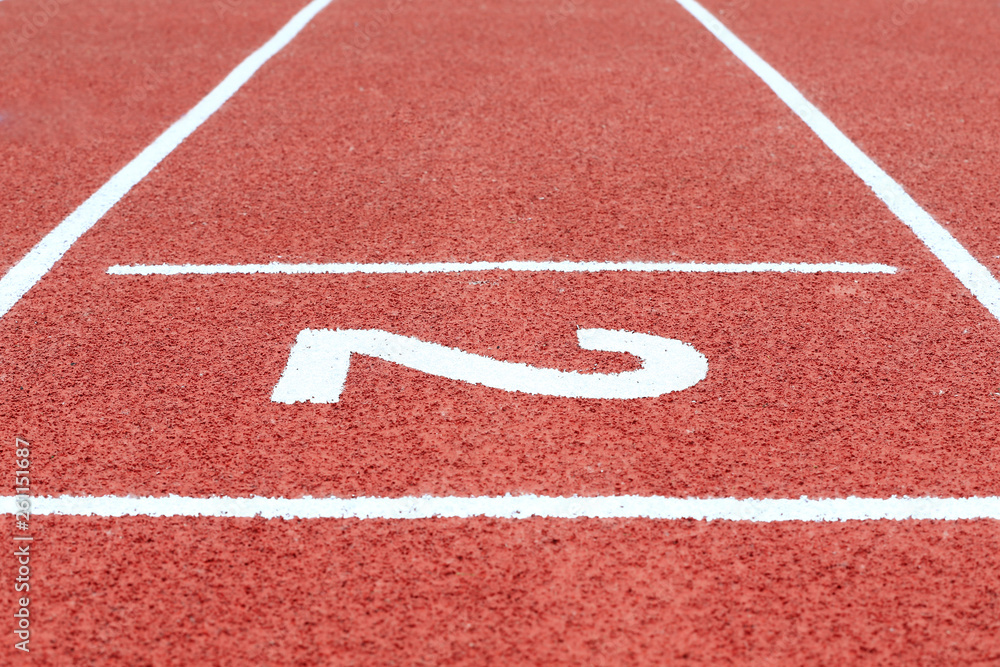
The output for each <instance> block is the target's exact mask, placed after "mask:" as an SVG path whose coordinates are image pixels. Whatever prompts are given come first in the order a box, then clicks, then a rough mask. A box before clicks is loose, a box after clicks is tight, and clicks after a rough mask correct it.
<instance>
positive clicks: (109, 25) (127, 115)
mask: <svg viewBox="0 0 1000 667" xmlns="http://www.w3.org/2000/svg"><path fill="white" fill-rule="evenodd" d="M298 5H299V3H298V2H292V1H290V0H279V1H278V2H261V1H260V0H228V1H226V0H220V1H219V2H214V3H213V2H200V1H197V2H193V1H191V0H178V1H176V2H171V3H170V5H169V6H165V5H159V4H148V3H135V2H123V1H121V0H72V2H70V1H68V0H48V1H46V2H29V1H27V0H5V1H4V2H3V3H2V4H0V61H2V62H3V67H2V68H0V142H2V144H3V150H2V151H0V273H6V271H7V269H9V268H10V266H11V265H12V264H13V263H14V262H16V261H17V260H19V259H21V257H22V256H23V255H24V253H25V252H27V251H28V250H29V249H30V248H31V247H32V246H33V245H35V244H36V243H37V242H38V241H39V240H40V239H41V238H42V236H44V235H45V233H46V232H48V231H49V230H50V229H52V228H53V227H55V225H56V224H58V223H59V222H60V221H61V220H62V219H63V218H65V217H66V216H67V215H69V213H71V212H72V211H73V209H75V208H76V207H77V206H79V205H80V204H81V203H83V201H84V200H85V199H86V198H87V197H89V196H90V195H91V194H93V192H94V191H95V190H97V188H99V187H100V186H101V185H103V184H104V182H105V181H107V180H108V179H109V178H110V177H111V176H112V175H113V174H114V173H115V172H116V171H117V170H118V169H120V168H121V167H122V166H124V165H125V164H126V163H127V162H128V161H129V160H131V159H132V158H134V157H135V156H136V155H137V154H138V153H139V151H141V150H142V149H143V148H145V147H146V146H147V145H148V144H149V143H150V142H151V141H153V139H155V138H156V136H157V135H158V134H160V133H161V132H162V131H163V130H165V129H166V128H167V126H169V125H170V123H172V122H173V121H174V120H176V119H177V118H178V117H179V116H181V115H182V114H184V113H185V112H186V111H187V110H188V109H190V108H191V107H192V106H194V104H195V103H197V101H198V100H199V99H200V98H201V97H202V96H204V95H205V94H206V93H207V92H208V91H209V90H211V89H212V87H213V86H215V85H216V84H217V83H218V82H219V81H220V80H221V79H222V78H223V77H224V76H225V75H226V74H228V73H229V71H230V70H232V68H233V67H235V66H236V65H237V64H238V63H239V62H240V61H241V60H242V59H243V58H245V57H246V56H247V55H248V54H249V53H250V52H251V51H253V50H254V49H256V48H257V47H258V46H260V44H261V43H262V42H263V41H265V40H266V39H267V38H268V37H270V36H271V35H272V34H273V33H274V32H275V31H276V30H277V29H278V28H279V27H280V26H281V25H282V24H283V23H284V22H285V21H287V20H288V18H289V17H290V16H291V14H292V13H293V11H294V10H295V9H297V8H298Z"/></svg>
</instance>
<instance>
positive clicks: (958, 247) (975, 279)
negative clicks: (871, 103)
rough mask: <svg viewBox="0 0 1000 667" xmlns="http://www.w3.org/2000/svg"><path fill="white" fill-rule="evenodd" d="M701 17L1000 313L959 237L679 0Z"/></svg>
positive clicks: (782, 81) (987, 280) (731, 38)
mask: <svg viewBox="0 0 1000 667" xmlns="http://www.w3.org/2000/svg"><path fill="white" fill-rule="evenodd" d="M677 2H678V3H679V4H680V5H681V6H682V7H684V9H686V10H687V11H688V12H690V14H691V15H692V16H694V18H695V19H697V20H698V21H699V22H700V23H701V24H702V25H703V26H705V27H706V28H708V30H709V31H710V32H711V33H712V34H713V35H715V36H716V37H717V38H718V39H719V40H720V41H721V42H722V43H723V44H725V45H726V47H727V48H728V49H729V50H730V51H732V52H733V54H734V55H735V56H736V57H737V58H739V59H740V60H741V61H743V63H744V64H745V65H746V66H747V67H749V68H750V69H751V70H753V72H754V73H755V74H756V75H757V76H759V77H760V78H761V79H762V80H763V81H764V83H766V84H767V85H768V86H769V87H770V88H771V90H773V91H774V92H775V93H776V94H777V95H778V97H779V98H781V100H782V101H783V102H784V103H785V104H787V105H788V107H789V108H790V109H791V110H792V111H793V112H795V114H796V115H798V117H799V118H801V119H802V120H803V121H805V123H806V125H808V126H809V127H810V128H811V129H812V131H813V132H815V133H816V136H818V137H819V138H820V139H821V140H822V141H823V143H825V144H826V145H827V146H829V147H830V149H831V150H832V151H833V152H834V153H836V154H837V156H838V157H839V158H840V159H841V160H843V161H844V163H845V164H847V166H848V167H850V168H851V169H852V170H853V171H854V173H855V174H857V175H858V177H860V178H861V180H863V181H864V182H865V183H866V184H867V185H868V187H870V188H871V189H872V190H873V191H874V192H875V195H876V196H877V197H878V198H879V199H881V200H882V201H883V202H885V204H886V206H888V207H889V210H891V211H892V212H893V213H895V214H896V216H897V217H898V218H899V219H900V220H902V221H903V223H905V224H906V226H908V227H909V228H910V229H911V230H913V233H914V234H916V235H917V237H918V238H919V239H920V240H921V241H923V242H924V245H926V246H927V248H928V249H930V251H931V252H932V253H934V255H935V256H937V258H938V259H940V260H941V261H942V262H944V265H945V266H946V267H948V270H950V271H951V272H952V273H953V274H954V275H955V277H956V278H958V279H959V280H960V281H961V282H962V284H963V285H965V286H966V287H967V288H968V289H969V291H971V292H972V293H973V294H974V295H975V297H976V298H977V299H979V302H980V303H982V304H983V305H984V306H986V308H987V310H989V311H990V313H992V314H993V316H994V317H996V318H997V319H1000V282H997V279H996V278H995V277H994V276H993V274H991V273H990V272H989V270H988V269H987V268H986V267H985V266H983V265H982V264H980V263H979V261H978V260H976V258H975V257H973V256H972V255H971V254H970V253H969V251H967V250H966V249H965V248H964V247H962V244H960V243H959V242H958V241H957V240H955V237H953V236H952V235H951V234H949V233H948V231H947V230H945V228H944V227H942V226H941V225H940V224H938V223H937V222H936V221H935V220H934V218H932V217H931V216H930V214H929V213H927V211H925V210H924V209H922V208H921V207H920V205H919V204H917V202H915V201H914V200H913V198H912V197H910V195H908V194H906V191H905V190H904V189H903V187H902V186H901V185H900V184H899V183H897V182H896V181H894V180H893V179H892V177H891V176H889V175H888V174H887V173H886V172H885V171H883V170H882V168H881V167H879V166H878V165H877V164H875V162H874V161H873V160H872V159H871V158H869V157H868V156H867V155H865V154H864V152H862V150H861V149H860V148H858V147H857V146H856V145H854V142H852V141H851V140H850V139H848V138H847V137H846V136H845V135H844V133H843V132H841V131H840V130H839V129H837V126H836V125H834V124H833V122H831V121H830V119H829V118H827V117H826V116H825V115H824V114H823V112H821V111H820V110H819V109H818V108H816V106H814V105H813V104H812V103H811V102H809V100H807V99H806V98H805V97H804V96H803V95H802V93H800V92H799V91H798V90H797V89H796V88H795V86H793V85H792V84H791V83H790V82H789V81H788V80H787V79H786V78H785V77H783V76H781V74H779V73H778V72H777V70H775V69H774V68H773V67H771V66H770V65H769V64H767V62H765V61H764V60H763V59H762V58H761V57H760V56H758V55H757V54H756V53H754V51H753V50H752V49H751V48H750V47H749V46H747V45H746V44H744V43H743V42H742V41H741V40H740V39H739V38H738V37H737V36H736V35H734V34H733V33H732V32H731V31H730V30H729V29H728V28H726V26H724V25H723V24H722V23H721V22H720V21H719V20H718V19H716V18H715V17H714V16H712V14H710V13H709V12H708V11H707V10H706V9H705V8H704V7H702V6H701V5H700V4H698V3H697V2H695V0H677Z"/></svg>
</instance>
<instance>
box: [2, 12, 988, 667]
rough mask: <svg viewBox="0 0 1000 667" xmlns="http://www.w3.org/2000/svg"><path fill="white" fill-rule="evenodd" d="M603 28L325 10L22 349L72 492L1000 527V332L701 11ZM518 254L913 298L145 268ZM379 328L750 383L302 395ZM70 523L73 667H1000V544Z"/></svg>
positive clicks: (545, 356)
mask: <svg viewBox="0 0 1000 667" xmlns="http://www.w3.org/2000/svg"><path fill="white" fill-rule="evenodd" d="M572 7H573V9H572V11H570V10H569V8H568V6H567V5H565V4H561V3H556V2H552V3H548V4H546V3H540V2H524V3H507V2H502V3H501V2H497V3H482V4H479V5H476V6H474V7H473V6H470V5H465V4H461V3H447V2H440V1H438V2H430V3H422V4H420V5H417V4H415V3H414V4H410V3H402V4H395V3H393V4H391V5H383V6H380V5H375V6H372V5H368V4H364V3H360V2H342V3H336V4H334V5H331V6H330V7H329V8H328V9H327V10H325V11H324V12H323V13H322V14H320V15H319V17H317V19H316V21H315V22H314V23H313V24H312V25H310V26H309V27H308V28H307V29H306V30H304V31H303V32H302V34H301V35H300V36H299V37H298V38H297V39H296V40H295V41H293V42H292V43H291V44H290V45H289V46H288V47H287V48H286V50H284V51H283V52H282V53H281V54H279V55H278V56H276V57H275V59H274V60H273V61H271V62H270V63H269V64H268V65H267V66H265V67H264V68H263V69H262V70H261V71H260V73H259V74H258V76H256V77H255V78H254V79H252V80H251V81H250V83H249V84H248V85H247V86H246V87H245V88H244V89H243V90H242V91H241V92H240V93H238V94H237V95H236V96H235V97H234V98H233V99H232V100H231V101H230V103H228V104H227V105H226V106H225V107H224V108H223V109H222V110H220V112H219V113H218V114H217V115H216V116H214V117H213V118H212V119H210V120H209V121H208V122H207V123H206V124H205V125H204V126H203V127H202V128H201V129H200V130H199V131H198V132H196V133H195V134H194V135H192V137H191V138H190V139H189V140H188V141H187V142H186V143H185V144H184V145H182V146H181V147H180V148H179V149H178V150H177V152H175V153H174V154H173V155H171V156H170V157H169V158H167V159H166V160H165V161H164V162H163V163H162V164H161V166H160V168H159V169H158V170H156V171H155V172H153V173H152V174H151V175H150V177H149V178H148V179H147V180H146V181H144V182H143V183H141V184H140V185H139V186H138V187H136V189H135V190H134V191H133V192H132V193H131V194H130V195H128V196H127V197H126V198H125V199H124V200H123V201H122V202H121V203H120V204H119V205H118V206H117V207H116V208H115V209H114V210H113V211H112V212H111V213H110V214H109V215H108V216H107V217H106V218H105V219H104V220H102V221H101V222H100V223H98V225H97V226H96V227H95V228H94V229H93V230H92V232H90V233H88V234H87V235H86V236H85V237H83V238H82V239H81V240H80V242H79V243H78V245H77V246H76V247H74V248H73V249H72V250H71V251H70V252H69V253H68V254H67V255H66V257H65V258H64V260H63V261H62V262H60V263H59V264H58V265H57V266H56V267H55V269H54V270H53V271H52V272H51V273H50V274H49V275H48V276H47V277H46V278H45V279H44V280H43V281H42V282H41V283H40V284H39V285H37V286H36V287H35V288H34V289H33V290H32V291H30V292H29V293H28V294H27V295H26V297H25V298H24V299H23V300H22V301H21V302H20V303H18V304H17V305H16V306H15V307H14V308H13V309H12V310H11V311H10V313H8V315H7V316H6V317H5V318H3V319H2V320H0V344H2V345H3V346H4V348H5V349H6V350H9V352H8V353H7V354H6V355H5V356H4V358H3V359H2V360H0V363H2V364H3V366H2V367H0V391H2V392H3V393H2V399H3V401H4V403H5V405H7V406H10V414H11V415H13V422H14V426H13V428H12V429H11V432H10V438H11V439H12V438H13V435H14V434H15V432H16V433H17V434H19V435H21V436H22V437H25V438H27V439H29V440H30V441H31V442H32V448H33V449H32V451H33V456H34V457H35V460H36V461H37V463H38V465H37V467H36V477H35V478H33V484H36V487H35V492H37V493H39V494H61V493H68V494H74V495H78V494H95V495H104V494H111V493H114V494H122V495H124V494H136V495H143V494H151V495H166V494H170V493H176V494H182V495H189V496H209V495H215V494H220V495H222V494H228V495H236V496H250V495H260V496H291V497H298V496H303V495H307V494H308V495H313V496H328V495H336V496H355V495H362V494H364V495H375V496H400V495H404V494H415V495H420V494H425V493H428V494H435V495H437V494H455V495H478V494H504V493H513V494H518V493H524V492H536V493H542V494H552V495H572V494H579V495H598V494H628V493H634V494H663V495H668V496H681V497H683V496H689V495H699V496H740V497H746V496H771V497H788V496H791V497H797V496H799V495H800V494H808V495H810V496H825V497H829V496H836V497H839V496H847V495H852V494H855V495H862V496H888V495H892V494H909V495H927V494H938V495H954V496H969V495H975V494H979V495H987V494H996V493H997V492H998V487H1000V484H998V481H997V475H996V469H997V460H996V457H995V453H994V451H993V450H992V449H991V448H989V447H987V446H985V445H982V444H980V443H986V442H992V441H994V440H995V439H996V436H997V433H996V427H995V424H996V423H997V421H996V417H997V416H998V415H997V407H996V403H995V400H996V399H995V397H994V396H993V392H995V391H996V387H997V386H998V385H1000V370H998V369H997V367H996V362H995V359H996V358H997V351H998V350H997V343H996V341H997V340H1000V338H998V336H997V334H998V333H1000V331H998V325H997V322H996V321H995V320H994V319H992V318H991V317H990V316H989V315H988V313H986V311H985V310H984V309H983V308H982V307H981V306H979V304H978V303H977V302H975V301H974V300H973V299H972V298H971V297H970V296H969V295H968V294H967V293H965V292H964V290H963V289H962V288H961V286H960V285H959V284H958V283H957V281H956V280H955V279H954V278H953V277H952V276H951V275H950V274H949V273H947V271H946V270H945V269H944V268H943V267H942V266H941V265H940V263H939V262H938V261H937V260H936V259H935V258H934V257H933V256H931V255H930V254H929V253H928V252H927V251H926V250H925V249H924V248H923V247H922V246H921V245H920V244H919V243H918V242H917V241H916V240H915V239H914V238H913V237H912V235H910V234H909V232H908V231H907V230H906V229H905V227H903V226H902V225H901V223H899V222H898V221H897V220H895V219H894V218H893V216H892V215H891V214H890V213H889V212H888V211H887V210H886V209H885V208H884V206H883V205H882V204H881V203H880V202H879V201H878V200H877V199H875V198H874V196H873V195H872V194H871V193H870V192H869V191H868V190H867V188H865V187H864V186H863V185H862V184H861V183H860V182H858V180H857V179H856V177H854V176H853V175H852V174H851V172H850V171H849V170H848V169H847V168H846V167H845V166H844V165H843V164H841V163H840V162H839V161H838V160H837V159H836V158H835V157H834V156H833V155H831V154H830V153H829V151H828V150H827V149H826V148H825V147H824V146H823V145H822V144H821V143H820V142H819V141H818V140H817V139H816V138H815V137H814V136H813V135H812V134H811V133H810V132H809V131H808V130H807V129H806V128H804V127H803V126H802V124H801V123H800V122H799V121H798V120H797V119H796V118H795V117H794V116H793V115H792V114H791V113H790V112H789V111H788V110H787V109H785V108H784V106H783V105H782V104H781V103H780V102H779V101H778V100H777V99H775V98H774V96H773V94H772V93H771V92H770V91H769V90H768V89H767V88H765V87H764V86H763V84H761V83H760V82H759V81H758V80H757V79H756V78H755V77H754V76H753V75H752V74H751V73H750V72H748V71H747V70H746V68H745V67H744V66H742V65H741V64H740V63H739V62H738V61H736V59H735V58H733V57H732V56H731V55H730V54H729V53H728V51H726V50H725V48H724V47H722V46H721V45H720V44H718V43H717V41H716V40H715V39H714V38H713V37H711V36H710V35H709V34H708V33H706V32H705V31H704V29H703V28H701V27H700V26H699V25H698V24H697V23H696V22H695V21H694V20H693V19H691V18H690V17H689V16H688V14H687V13H686V12H684V11H683V10H681V9H680V8H679V7H677V6H676V5H672V4H669V3H660V2H648V3H641V2H640V3H630V4H628V5H624V4H622V3H611V2H608V3H599V2H587V3H582V4H578V5H577V4H574V5H573V6H572ZM508 259H521V260H537V261H544V260H615V261H622V260H646V261H671V260H673V261H705V262H709V261H710V262H750V261H772V262H781V261H797V262H831V261H851V262H883V263H886V264H892V265H894V266H897V267H899V271H898V272H897V273H895V274H892V275H885V274H871V275H867V274H859V275H850V274H813V275H801V274H760V275H713V274H698V275H692V274H626V273H613V274H592V275H590V274H550V273H537V274H531V273H511V272H502V271H494V272H484V273H479V274H454V275H448V274H428V275H410V276H380V275H364V276H358V275H347V276H323V275H319V276H287V275H250V276H247V275H217V276H121V275H109V274H108V273H107V269H108V267H109V266H110V265H112V264H126V265H133V264H140V263H141V264H149V263H176V264H183V263H189V262H198V263H216V262H227V263H249V262H254V263H258V262H264V263H266V262H270V261H282V262H302V261H322V262H348V261H353V262H385V261H395V262H416V261H475V260H493V261H500V260H508ZM338 327H339V328H354V329H365V328H367V329H381V330H385V331H390V332H393V333H397V334H403V335H407V336H413V337H416V338H419V339H421V340H426V341H433V342H436V343H439V344H442V345H447V346H451V347H456V348H460V349H462V350H465V351H468V352H473V353H477V354H481V355H486V356H490V357H493V358H497V359H502V360H507V361H517V362H524V363H530V364H533V365H538V366H548V367H553V368H559V369H564V370H567V369H575V370H582V371H596V372H603V373H607V372H614V371H619V370H623V369H627V368H631V367H634V364H635V361H634V359H629V358H626V357H624V356H623V355H615V354H609V353H597V352H587V351H583V350H580V349H579V347H578V346H577V344H576V336H575V332H576V330H577V328H580V327H603V328H610V329H626V330H630V331H639V332H647V333H653V334H656V335H660V336H665V337H671V338H677V339H680V340H683V341H685V342H688V343H691V344H692V345H693V346H694V347H695V348H697V349H698V350H699V351H701V352H702V353H703V354H705V356H706V357H707V359H708V363H709V373H708V377H706V379H705V380H703V381H702V382H700V383H699V384H697V385H695V386H694V387H693V388H691V389H688V390H685V391H682V392H678V393H676V394H667V395H665V396H661V397H659V398H655V399H639V400H634V401H617V400H616V401H588V400H584V399H561V398H551V397H542V396H535V395H529V394H517V393H508V392H503V391H499V390H495V389H487V388H484V387H482V386H476V385H468V384H462V383H458V382H454V381H451V380H446V379H443V378H440V377H436V376H431V375H426V374H422V373H419V372H417V371H413V370H410V369H406V368H400V367H398V366H394V365H391V364H388V363H386V362H384V361H381V360H377V359H373V358H368V357H357V356H356V357H355V358H354V359H353V360H352V362H351V369H350V372H349V375H348V379H347V385H346V387H345V391H344V393H343V395H342V396H341V400H340V402H339V403H337V404H302V403H299V404H295V405H285V404H280V403H273V402H271V401H270V395H271V391H272V389H273V387H274V385H275V384H276V382H277V381H278V378H279V377H280V375H281V372H282V370H283V368H284V366H285V364H286V362H287V360H288V355H289V351H290V349H291V346H292V344H293V343H294V341H295V339H296V336H297V335H298V333H299V332H300V331H301V330H302V329H304V328H338ZM630 364H632V366H630ZM37 521H38V524H37V525H39V526H40V528H39V531H40V532H39V535H40V536H42V537H44V541H41V540H40V542H41V544H42V548H41V549H40V550H39V552H38V553H39V560H38V568H39V569H38V575H37V576H38V577H39V581H40V582H43V583H44V587H43V588H42V589H41V590H43V591H49V592H53V593H46V595H48V597H47V598H44V599H41V598H40V602H39V607H38V610H39V612H38V613H39V618H40V619H41V621H40V624H39V631H38V632H39V635H38V637H39V643H40V645H41V646H44V647H45V648H44V653H43V655H44V658H43V659H44V660H48V661H49V664H65V662H67V660H69V661H73V660H72V659H71V657H70V656H72V655H73V653H71V651H72V652H79V653H78V654H79V655H80V656H81V659H80V660H78V661H81V662H86V661H88V660H93V661H95V662H98V663H102V662H103V663H106V664H114V663H115V662H129V661H130V660H131V659H132V657H133V656H138V655H144V656H146V655H151V654H152V655H155V656H156V658H153V657H150V658H144V659H148V660H150V661H151V662H155V661H156V659H158V658H162V660H163V661H166V660H167V659H168V658H169V659H174V658H176V659H177V660H178V661H183V660H184V659H185V657H186V656H185V655H184V654H183V652H184V651H188V650H190V651H191V655H201V656H207V659H209V660H211V659H217V661H219V662H223V661H225V660H227V659H231V660H232V661H234V662H239V661H240V660H243V661H244V662H247V663H252V664H267V663H269V662H270V663H280V662H287V661H288V660H289V657H291V658H293V659H298V660H300V661H302V662H311V661H312V662H323V661H329V662H333V663H350V662H351V661H359V662H365V661H367V662H370V663H382V662H388V661H390V660H392V659H398V660H401V661H402V660H415V659H421V658H422V659H425V660H426V661H428V662H433V663H439V664H449V663H453V664H463V663H464V664H482V663H488V662H490V661H494V662H500V661H515V662H516V661H520V662H527V661H531V660H539V659H541V660H543V661H545V662H553V663H558V662H559V660H564V661H566V662H574V661H575V662H585V663H588V662H594V663H599V662H601V661H602V660H604V661H607V662H608V663H622V662H645V663H649V664H658V663H662V662H664V661H665V660H670V659H674V660H681V659H683V658H685V657H687V658H688V659H691V660H697V661H702V662H711V661H717V660H718V659H719V657H720V656H721V657H722V658H723V659H725V658H727V657H728V658H732V659H733V660H736V661H746V662H753V661H755V660H757V661H763V660H764V659H766V658H768V657H772V656H773V657H775V659H776V660H779V661H780V660H784V661H786V662H790V663H801V662H809V661H815V662H819V661H824V660H825V661H828V662H844V663H849V662H852V661H853V662H856V661H858V660H859V659H864V658H868V659H871V660H873V661H879V660H883V661H889V660H891V659H893V658H894V657H895V656H903V659H906V658H907V657H913V658H914V659H916V656H924V655H932V656H940V659H941V660H942V661H956V662H972V661H975V660H980V661H988V660H990V659H995V658H996V655H997V648H996V646H995V637H996V636H997V634H998V633H997V630H998V628H997V620H996V617H995V615H991V611H992V608H993V607H992V606H991V605H995V591H996V583H995V582H996V572H997V571H998V570H997V568H996V563H995V553H996V550H995V548H993V547H994V545H993V542H991V540H992V541H995V531H993V524H992V523H986V522H979V523H972V522H929V521H928V522H851V523H846V524H823V525H816V524H810V523H782V524H776V525H768V526H764V525H757V524H750V523H740V522H712V523H707V522H684V521H639V520H632V521H625V520H574V521H568V520H540V519H532V520H527V521H523V522H518V521H501V520H486V519H472V520H463V521H458V520H430V521H384V520H365V521H357V520H314V521H284V520H273V521H265V520H263V519H259V520H240V519H231V518H229V519H226V518H202V519H152V518H122V519H113V520H106V519H93V518H79V517H60V518H39V519H37ZM46 559H48V560H46ZM99 582H107V583H104V584H101V583H99ZM55 591H58V594H56V593H54V592H55ZM5 595H12V593H10V592H8V593H5ZM43 597H44V596H43ZM3 603H4V604H5V605H9V604H12V603H11V602H10V601H9V600H5V601H3ZM84 605H86V606H88V611H89V612H90V613H91V614H92V616H91V617H89V618H81V619H80V620H75V619H76V618H77V617H78V616H79V615H78V613H77V609H79V608H80V607H82V606H84ZM91 619H109V620H108V622H107V625H100V622H98V621H95V622H92V620H91ZM101 622H102V621H101ZM154 627H155V629H154ZM664 628H667V629H668V630H669V631H665V630H664ZM70 629H72V632H73V633H75V635H76V636H77V637H80V638H81V641H79V642H77V641H72V642H67V641H65V639H66V637H67V636H68V634H69V633H70V631H71V630H70ZM112 634H113V639H114V640H115V642H114V643H113V645H109V643H108V642H107V641H103V642H102V641H98V640H103V639H107V638H110V637H111V636H112ZM182 637H183V638H184V640H183V641H180V638H182ZM87 638H94V641H92V642H91V641H85V640H86V639H87ZM185 642H190V643H189V644H187V643H185ZM143 651H145V653H143ZM230 656H231V657H230Z"/></svg>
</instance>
